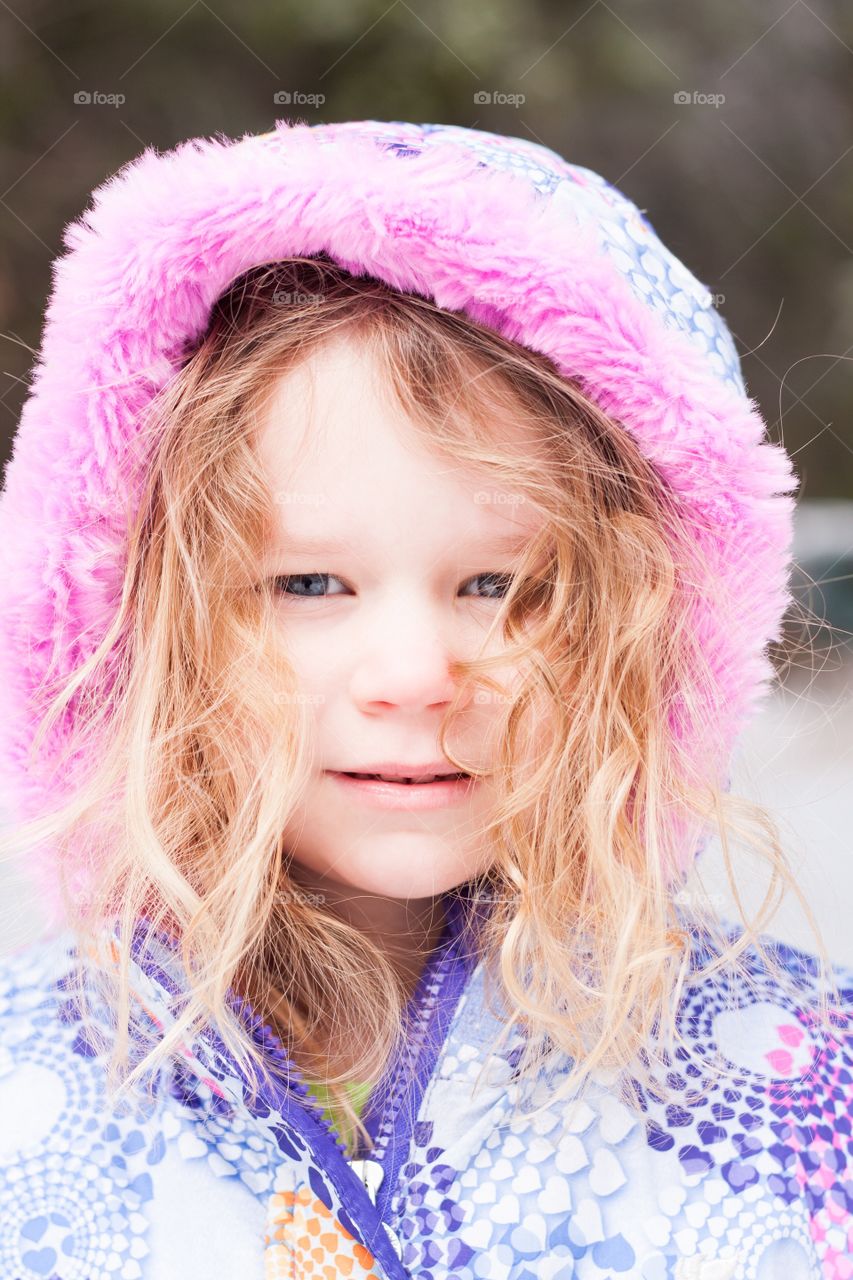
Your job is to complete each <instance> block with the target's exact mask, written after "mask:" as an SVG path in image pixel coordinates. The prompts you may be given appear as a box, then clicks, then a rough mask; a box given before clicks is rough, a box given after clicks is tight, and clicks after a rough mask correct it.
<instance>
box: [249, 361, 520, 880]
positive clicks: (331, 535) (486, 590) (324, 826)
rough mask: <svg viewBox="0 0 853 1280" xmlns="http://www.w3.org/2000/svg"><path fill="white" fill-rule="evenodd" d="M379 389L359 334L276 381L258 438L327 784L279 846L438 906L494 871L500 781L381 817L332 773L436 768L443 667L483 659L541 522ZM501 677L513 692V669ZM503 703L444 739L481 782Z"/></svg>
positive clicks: (358, 790) (322, 872) (281, 584)
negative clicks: (491, 816)
mask: <svg viewBox="0 0 853 1280" xmlns="http://www.w3.org/2000/svg"><path fill="white" fill-rule="evenodd" d="M381 376H382V375H381V373H380V371H379V369H378V367H377V366H376V365H375V364H374V363H373V361H372V359H371V358H370V356H369V355H368V354H367V353H366V351H365V349H364V348H362V347H360V346H359V345H356V343H355V342H354V341H353V339H352V338H349V337H336V338H333V339H332V340H330V341H328V342H327V343H326V344H325V345H324V346H323V347H322V348H321V349H319V350H318V351H317V352H316V353H315V354H314V355H312V357H311V358H310V359H309V360H308V361H306V362H304V363H303V364H301V365H300V366H298V367H297V368H296V369H294V370H292V371H291V372H289V373H287V374H286V375H284V377H282V378H281V380H280V381H279V383H278V385H277V386H276V387H274V389H273V396H272V399H271V403H270V407H269V409H268V411H267V413H266V415H265V417H264V419H263V420H262V422H261V424H260V426H261V430H260V433H259V440H258V447H259V454H260V459H261V463H262V466H263V468H264V472H265V475H266V478H267V481H268V483H269V485H270V488H271V489H272V491H273V493H274V494H275V496H276V501H277V512H278V517H277V530H276V533H277V537H276V541H275V543H274V545H271V546H270V548H269V553H268V555H267V556H266V557H265V560H264V563H263V566H262V574H263V577H264V578H265V579H266V578H275V579H277V589H278V603H277V606H276V607H277V609H278V613H279V618H280V624H281V630H282V633H283V635H284V637H285V640H286V644H287V648H288V651H289V654H290V657H291V661H292V663H293V666H294V669H295V671H296V674H297V678H298V682H299V689H300V694H299V696H300V698H301V700H302V701H303V703H304V705H305V707H306V708H307V710H308V712H309V715H310V718H311V720H312V722H313V727H314V734H315V740H314V747H315V752H316V755H315V770H314V773H313V777H312V779H311V782H310V785H309V787H308V790H307V791H306V793H305V795H304V797H303V799H302V801H301V803H300V806H299V808H298V810H297V811H296V812H295V814H294V816H293V817H292V819H291V821H290V822H289V824H288V828H287V830H286V832H285V837H286V838H285V847H286V849H287V850H288V852H289V853H290V854H291V856H292V858H293V859H294V861H295V862H296V863H297V864H299V866H298V868H297V870H298V869H299V868H302V869H304V870H307V871H308V872H310V873H313V876H314V878H315V879H316V878H317V877H321V878H322V881H323V882H328V883H329V885H330V888H332V887H335V886H341V885H344V886H347V887H349V888H355V889H357V890H360V891H362V892H363V893H364V894H369V895H374V896H380V897H387V898H392V899H410V898H429V897H433V896H435V895H439V894H442V893H444V892H446V891H447V890H449V889H452V888H454V887H456V886H457V885H460V884H462V883H463V882H464V881H466V880H468V879H470V878H471V877H472V876H474V875H478V874H481V873H482V872H483V871H485V870H486V869H487V868H488V866H489V864H490V861H491V857H490V853H489V849H488V847H487V845H486V842H485V840H484V839H483V835H482V832H481V827H482V824H483V821H484V818H485V816H486V815H487V813H488V811H489V808H490V805H491V803H492V800H493V798H494V792H493V785H492V782H491V780H490V779H482V780H479V781H472V782H470V783H468V784H467V786H466V785H463V786H461V787H456V788H453V789H452V790H453V792H454V794H453V795H452V796H449V797H448V798H447V799H445V798H443V797H442V796H439V795H438V791H436V792H434V793H433V792H431V790H430V785H424V786H421V787H417V788H412V789H411V790H410V791H409V789H408V788H406V787H405V786H404V785H400V784H398V785H394V784H392V787H391V790H392V793H393V795H394V796H396V798H397V805H396V806H395V807H390V806H389V807H385V806H383V805H381V804H379V803H377V802H376V801H375V800H374V799H372V798H371V796H370V795H369V793H368V788H366V787H364V786H362V785H360V784H357V783H352V782H348V781H346V780H344V779H341V778H340V777H338V776H336V774H337V773H338V772H340V771H348V772H358V773H368V772H375V771H376V766H377V765H378V764H379V763H380V762H383V763H384V762H390V761H398V762H400V763H401V764H407V765H415V764H418V763H426V762H434V761H441V760H442V756H441V753H440V751H439V748H438V728H439V724H440V721H441V719H442V715H443V713H444V712H445V711H446V709H447V707H448V705H449V703H450V701H451V699H452V697H453V693H454V685H453V683H452V679H451V676H450V673H449V671H448V662H449V660H450V659H451V658H454V657H456V658H465V657H473V656H474V654H475V652H476V650H477V649H478V648H479V645H480V643H481V642H482V639H483V635H484V632H485V631H486V629H487V627H488V625H489V623H490V622H491V620H492V619H493V618H494V616H495V611H496V610H497V609H498V608H499V604H500V600H501V598H502V597H503V595H504V594H505V593H506V590H507V583H508V578H509V576H510V575H511V574H512V572H513V569H514V567H515V562H516V561H517V560H518V556H519V552H520V550H521V548H522V547H523V545H524V543H525V542H527V541H528V540H529V539H530V538H531V537H532V536H533V535H534V533H536V532H537V530H538V528H539V525H540V520H541V517H540V516H537V517H536V518H535V519H532V518H531V514H530V512H529V510H525V508H524V504H523V503H522V502H521V501H519V495H517V494H513V493H512V492H510V491H508V490H506V489H499V488H496V487H495V486H494V484H493V483H492V482H491V481H490V479H489V478H488V477H485V476H483V475H482V474H480V475H477V474H474V473H472V472H470V471H467V470H463V469H461V467H460V466H459V465H458V464H454V463H453V462H452V461H448V460H445V459H442V458H440V457H438V456H436V455H432V454H430V453H428V452H425V451H424V449H423V446H422V445H421V444H420V441H419V440H418V439H417V437H415V436H414V434H413V428H412V427H411V425H410V424H407V422H406V421H405V420H404V419H403V418H402V417H401V414H400V413H399V411H396V410H395V409H394V408H392V407H390V405H389V403H388V400H386V398H385V397H384V396H383V395H382V393H381V392H382V388H381V384H380V383H379V382H378V379H379V378H380V377H381ZM388 399H390V397H389V398H388ZM509 429H510V430H512V429H513V428H511V427H510V428H509ZM513 540H514V545H515V550H513V546H512V543H513ZM309 543H311V544H312V545H311V546H310V547H309V545H308V544H309ZM498 639H499V637H498ZM496 646H497V642H495V646H493V647H492V648H491V649H490V650H489V652H495V651H496ZM491 674H492V676H493V678H494V679H496V680H498V681H499V683H500V684H501V685H502V686H503V687H504V688H505V689H506V691H507V693H509V692H510V690H511V688H512V684H513V677H514V675H517V672H516V671H514V670H513V669H509V668H503V669H500V670H496V671H494V672H492V673H491ZM497 698H498V695H497V694H496V693H495V694H492V693H487V692H486V691H483V692H482V693H481V694H479V695H477V696H476V697H473V696H472V698H471V699H470V700H469V702H468V704H467V705H466V706H465V707H464V709H463V710H461V711H460V712H459V715H458V718H457V722H456V724H457V726H458V727H457V728H456V730H455V732H456V733H457V734H458V735H459V737H458V739H457V738H454V734H453V731H451V735H450V739H449V742H448V745H449V747H450V748H451V749H453V750H455V751H457V752H459V754H460V758H461V759H462V760H464V761H467V762H469V763H471V764H474V765H476V766H478V767H479V768H484V767H485V768H487V769H488V768H489V767H490V766H491V765H492V764H493V762H494V760H495V758H496V751H497V743H496V741H495V733H494V729H495V728H496V725H497V719H498V716H497V713H498V711H499V710H500V706H499V704H498V702H497ZM452 769H453V765H452V764H451V763H450V762H449V761H447V760H446V758H444V770H445V771H446V772H451V771H452ZM431 785H436V786H437V787H440V789H441V790H442V791H446V790H447V788H446V787H441V784H431ZM407 791H408V792H409V794H408V795H407ZM416 792H417V795H416V794H415V793H416ZM427 793H430V794H429V795H428V796H427ZM425 800H428V801H430V802H431V803H429V807H426V805H425V804H424V801H425ZM400 805H402V807H399V806H400Z"/></svg>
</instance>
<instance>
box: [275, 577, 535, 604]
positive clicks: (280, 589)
mask: <svg viewBox="0 0 853 1280" xmlns="http://www.w3.org/2000/svg"><path fill="white" fill-rule="evenodd" d="M302 578H337V575H336V574H333V573H292V574H280V575H279V576H278V577H276V578H273V585H274V587H275V590H276V591H277V592H278V593H279V594H280V595H283V596H287V595H290V596H291V599H295V600H328V599H331V598H332V596H331V595H329V594H328V593H327V592H325V591H324V592H322V593H321V594H319V595H306V596H300V595H295V596H294V595H292V593H289V592H287V591H286V590H285V589H284V588H283V587H282V586H281V585H280V584H282V583H288V582H295V581H299V580H300V579H302ZM481 578H497V579H500V580H502V581H503V582H505V583H506V586H507V590H509V588H510V586H511V585H512V581H513V579H512V575H511V574H506V573H476V574H475V575H474V577H473V578H469V579H468V582H478V581H479V580H480V579H481ZM337 581H338V582H342V581H343V579H342V578H337ZM466 585H467V583H466ZM333 594H335V595H342V594H343V593H342V592H335V593H333ZM484 598H485V599H488V600H498V599H501V597H500V596H486V597H484Z"/></svg>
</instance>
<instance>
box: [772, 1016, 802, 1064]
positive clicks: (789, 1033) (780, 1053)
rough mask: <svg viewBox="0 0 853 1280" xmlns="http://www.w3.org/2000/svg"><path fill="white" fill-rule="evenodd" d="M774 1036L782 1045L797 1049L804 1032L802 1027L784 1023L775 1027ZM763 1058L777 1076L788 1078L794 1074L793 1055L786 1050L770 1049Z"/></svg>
mask: <svg viewBox="0 0 853 1280" xmlns="http://www.w3.org/2000/svg"><path fill="white" fill-rule="evenodd" d="M776 1034H777V1035H778V1036H779V1039H780V1040H781V1041H782V1043H783V1044H787V1045H790V1046H791V1047H792V1048H794V1049H797V1048H799V1046H800V1045H801V1044H802V1042H803V1037H804V1036H805V1032H804V1031H803V1028H802V1027H798V1026H795V1025H794V1024H793V1023H790V1022H784V1023H781V1024H780V1025H778V1026H777V1027H776ZM764 1056H765V1058H766V1059H767V1061H768V1062H769V1063H770V1066H771V1067H772V1068H773V1071H774V1072H775V1073H776V1075H779V1076H789V1075H793V1073H794V1055H793V1054H792V1053H789V1052H788V1050H787V1049H771V1051H770V1052H769V1053H766V1054H765V1055H764Z"/></svg>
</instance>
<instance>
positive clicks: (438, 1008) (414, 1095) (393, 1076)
mask: <svg viewBox="0 0 853 1280" xmlns="http://www.w3.org/2000/svg"><path fill="white" fill-rule="evenodd" d="M464 925H465V919H464V915H463V904H462V902H461V901H460V899H459V898H458V897H456V896H454V895H451V896H450V897H449V898H448V902H447V920H446V922H445V928H444V931H443V933H442V936H441V938H440V939H439V941H438V944H437V946H436V948H435V949H434V951H433V952H432V953H431V954H430V956H429V959H428V960H427V963H426V965H425V967H424V970H423V972H422V973H421V976H420V979H419V981H418V984H417V987H416V988H415V992H414V994H413V996H412V998H411V1000H410V1001H409V1003H408V1005H407V1006H406V1011H405V1014H404V1021H405V1024H406V1026H407V1027H408V1034H407V1035H406V1036H405V1037H404V1039H403V1041H402V1045H401V1047H400V1048H399V1049H398V1052H397V1054H396V1056H395V1057H394V1058H392V1060H391V1061H390V1063H389V1065H388V1069H387V1070H386V1072H385V1075H384V1076H383V1078H382V1079H381V1080H380V1081H379V1082H378V1083H377V1085H376V1086H375V1088H374V1089H373V1090H372V1091H371V1094H370V1097H369V1099H368V1102H367V1106H366V1107H365V1111H364V1113H363V1116H362V1119H363V1121H364V1124H365V1127H366V1128H367V1131H368V1133H369V1134H370V1137H371V1139H372V1140H373V1143H374V1148H373V1151H372V1152H370V1153H369V1155H368V1153H367V1152H366V1151H365V1152H361V1151H360V1152H359V1153H358V1154H359V1155H363V1154H364V1155H368V1158H369V1159H372V1160H375V1161H376V1162H377V1163H378V1164H379V1165H380V1166H381V1167H382V1170H383V1177H382V1182H381V1184H380V1186H379V1190H378V1192H377V1196H376V1208H377V1212H378V1213H379V1216H380V1217H381V1218H382V1220H383V1222H386V1221H387V1218H388V1211H389V1209H390V1205H391V1200H392V1198H393V1196H394V1193H395V1191H396V1188H397V1182H398V1179H399V1175H400V1169H401V1168H402V1165H403V1163H404V1162H405V1160H406V1159H407V1157H408V1153H409V1148H410V1144H411V1138H412V1132H413V1130H414V1126H415V1122H416V1117H417V1115H418V1113H419V1111H420V1107H421V1102H422V1100H423V1095H424V1092H425V1090H426V1087H427V1085H428V1083H429V1081H430V1079H431V1077H432V1074H433V1072H434V1070H435V1064H436V1060H437V1058H438V1054H439V1052H440V1050H441V1047H442V1046H443V1044H444V1042H445V1040H446V1037H447V1031H448V1028H449V1025H450V1021H451V1019H452V1017H453V1014H454V1012H455V1010H456V1006H457V1004H458V1001H459V997H460V996H461V994H462V991H463V990H464V988H465V986H466V984H467V982H468V979H469V977H470V974H471V970H472V969H473V966H474V962H475V948H474V947H473V946H470V947H465V946H464V945H463V944H465V943H470V942H471V941H472V934H471V932H470V931H468V930H466V929H465V928H464Z"/></svg>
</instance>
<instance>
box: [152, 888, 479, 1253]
mask: <svg viewBox="0 0 853 1280" xmlns="http://www.w3.org/2000/svg"><path fill="white" fill-rule="evenodd" d="M463 892H464V889H463ZM466 897H467V895H466ZM480 909H481V906H480V904H479V903H478V904H476V906H475V913H474V914H472V915H471V916H470V921H466V903H464V902H463V901H462V899H461V898H460V897H459V896H457V895H456V894H450V895H449V896H448V899H447V917H446V920H445V927H444V929H443V931H442V935H441V937H440V938H439V941H438V943H437V945H436V947H435V949H434V950H433V951H432V952H431V953H430V956H429V957H428V959H427V963H426V965H425V967H424V969H423V972H422V973H421V975H420V978H419V980H418V983H417V986H416V988H415V991H414V994H413V995H412V997H411V999H410V1000H409V1002H408V1003H407V1005H406V1008H405V1010H404V1015H403V1018H404V1024H405V1026H406V1027H407V1028H408V1031H407V1034H406V1035H405V1036H404V1037H403V1038H402V1040H401V1044H400V1046H399V1047H398V1050H397V1053H396V1054H395V1055H394V1056H393V1057H392V1059H391V1061H390V1062H389V1064H388V1066H387V1068H386V1071H385V1074H384V1075H383V1077H382V1079H381V1080H380V1081H379V1082H378V1083H377V1084H376V1086H375V1087H374V1089H373V1090H372V1091H371V1094H370V1096H369V1099H368V1102H367V1105H366V1107H365V1111H364V1113H363V1117H362V1118H363V1121H364V1124H365V1126H366V1128H367V1131H368V1133H369V1134H370V1137H371V1140H372V1141H373V1144H374V1146H373V1150H372V1151H370V1152H368V1151H367V1150H366V1149H365V1148H362V1149H361V1150H359V1151H357V1152H356V1153H355V1155H354V1156H352V1157H349V1156H348V1155H347V1153H346V1145H345V1143H344V1142H343V1140H342V1138H341V1137H340V1135H339V1134H338V1131H337V1129H336V1127H335V1124H334V1122H333V1120H331V1119H329V1118H328V1117H327V1116H326V1115H324V1113H323V1108H322V1106H321V1104H320V1102H319V1101H318V1100H317V1099H316V1098H314V1097H313V1096H312V1095H311V1094H310V1092H309V1089H308V1086H307V1085H306V1084H305V1079H304V1076H303V1074H302V1072H301V1071H300V1070H299V1069H298V1068H297V1067H296V1065H295V1064H294V1063H293V1061H292V1060H291V1058H290V1056H289V1054H288V1053H287V1050H286V1049H285V1047H284V1045H283V1044H282V1042H281V1040H280V1039H279V1038H278V1036H277V1035H276V1034H275V1032H274V1031H273V1030H272V1028H271V1027H270V1026H269V1025H268V1024H266V1023H265V1022H264V1021H263V1018H262V1017H260V1015H258V1014H257V1013H255V1011H254V1009H253V1008H252V1006H251V1004H250V1003H249V1001H248V1000H246V999H245V998H244V997H242V996H240V995H238V994H237V993H235V992H234V991H233V990H232V989H230V988H229V991H228V993H227V995H226V1002H227V1003H228V1005H229V1007H230V1008H231V1009H232V1011H233V1012H234V1013H235V1014H236V1015H237V1017H238V1018H239V1019H240V1021H241V1022H242V1023H243V1025H244V1026H245V1027H246V1029H247V1030H248V1031H249V1032H250V1033H251V1035H252V1036H253V1038H254V1039H255V1041H256V1042H258V1043H259V1044H260V1045H261V1046H262V1048H263V1050H264V1053H265V1054H266V1055H268V1057H269V1059H271V1060H272V1062H273V1064H275V1065H276V1066H278V1067H279V1068H281V1077H277V1076H273V1078H272V1083H273V1084H274V1085H275V1086H276V1088H275V1090H274V1092H273V1093H272V1094H270V1093H269V1092H268V1091H267V1090H266V1088H259V1090H258V1093H259V1096H260V1097H261V1098H262V1099H263V1102H264V1104H265V1105H267V1106H269V1107H271V1108H273V1109H274V1110H275V1111H277V1112H279V1113H280V1114H281V1115H282V1116H284V1117H286V1118H287V1119H288V1121H289V1122H290V1123H292V1124H293V1125H294V1127H295V1128H296V1129H297V1130H301V1129H304V1128H305V1127H306V1124H307V1125H309V1126H311V1125H313V1126H314V1127H315V1129H316V1133H315V1135H314V1136H313V1138H312V1141H311V1147H312V1149H313V1150H314V1151H315V1153H316V1156H317V1158H318V1159H320V1160H322V1161H323V1171H324V1174H325V1175H326V1176H327V1177H329V1178H330V1179H332V1180H333V1181H334V1182H335V1185H336V1187H337V1189H338V1193H339V1195H340V1197H341V1199H342V1201H344V1202H345V1201H346V1198H347V1196H349V1195H352V1196H353V1198H354V1200H355V1204H353V1209H356V1208H358V1209H359V1210H360V1212H358V1213H357V1215H356V1216H357V1217H358V1219H359V1221H363V1220H364V1219H365V1216H366V1212H365V1211H366V1210H367V1208H368V1206H369V1207H370V1210H372V1216H375V1217H376V1218H378V1219H379V1221H378V1222H377V1223H375V1224H374V1230H371V1231H370V1232H368V1238H365V1236H364V1232H363V1231H359V1230H357V1229H356V1227H355V1225H354V1222H352V1221H350V1222H348V1224H345V1225H348V1226H349V1228H350V1229H351V1230H352V1232H353V1234H354V1235H355V1236H356V1238H359V1239H362V1240H363V1241H364V1243H365V1244H366V1246H367V1247H368V1248H370V1250H371V1252H372V1253H373V1256H374V1257H375V1258H376V1259H377V1261H378V1262H380V1263H381V1264H383V1265H384V1266H385V1268H386V1270H387V1272H388V1274H389V1276H394V1275H395V1274H400V1271H399V1269H400V1266H401V1262H400V1261H399V1259H398V1257H397V1256H396V1254H395V1253H394V1251H393V1249H392V1246H391V1243H390V1241H389V1238H388V1235H387V1234H386V1232H387V1230H388V1228H387V1227H386V1221H387V1219H386V1215H387V1213H388V1210H389V1208H390V1204H391V1200H392V1198H393V1195H394V1192H395V1190H396V1187H397V1182H398V1179H399V1175H400V1169H401V1167H402V1165H403V1163H404V1161H405V1160H406V1158H407V1155H408V1152H409V1147H410V1143H411V1138H412V1133H413V1130H414V1125H415V1120H416V1117H417V1115H418V1112H419V1110H420V1106H421V1102H422V1099H423V1095H424V1092H425V1090H426V1087H427V1084H428V1083H429V1080H430V1078H431V1077H432V1074H433V1072H434V1070H435V1064H436V1060H437V1058H438V1054H439V1052H440V1050H441V1047H442V1046H443V1044H444V1042H445V1040H446V1037H447V1032H448V1029H449V1025H450V1021H451V1019H452V1017H453V1014H454V1012H455V1010H456V1006H457V1004H458V1001H459V997H460V996H461V994H462V992H463V990H464V988H465V986H466V984H467V982H468V979H469V977H470V974H471V972H472V970H473V968H474V965H475V963H476V960H477V949H476V946H475V945H473V944H474V942H475V940H476V912H478V911H479V910H480ZM467 910H468V911H469V912H470V911H471V900H470V898H469V899H468V900H467ZM466 923H470V924H471V925H472V926H473V928H466ZM156 936H157V937H158V938H161V939H162V940H164V941H165V942H166V943H167V945H169V946H170V947H171V948H173V949H174V947H175V945H176V944H175V940H174V939H171V938H170V937H169V936H168V935H164V934H161V933H159V932H158V933H157V934H156ZM142 942H143V939H142V938H141V937H140V936H139V935H138V934H137V932H136V931H134V938H133V942H132V948H131V949H132V951H133V953H134V957H135V958H137V959H141V960H142V963H143V967H144V968H145V969H146V971H147V972H149V974H151V972H152V970H153V971H156V976H157V978H158V979H159V980H160V982H161V983H163V984H164V985H165V986H166V987H167V989H169V990H170V991H171V993H172V994H173V995H174V994H178V992H177V988H176V987H175V984H174V982H173V980H172V979H171V977H170V975H168V974H166V973H165V972H164V971H163V970H162V969H161V968H160V967H159V966H158V965H156V963H154V964H152V962H151V959H150V957H148V956H140V955H139V952H140V950H141V946H142ZM466 943H470V944H471V945H470V946H463V944H466ZM208 1036H209V1037H212V1038H213V1040H214V1043H215V1048H216V1051H217V1053H218V1054H220V1055H221V1056H222V1057H223V1058H224V1059H225V1060H226V1061H227V1062H228V1063H229V1064H230V1065H231V1067H232V1069H234V1070H236V1069H237V1068H236V1063H232V1061H231V1056H230V1054H229V1053H228V1050H227V1047H226V1045H225V1044H224V1042H223V1041H222V1040H221V1038H220V1037H219V1035H218V1034H217V1033H216V1032H215V1030H213V1028H210V1029H209V1031H208ZM238 1078H239V1072H238ZM278 1086H281V1087H280V1088H279V1087H278ZM244 1087H245V1082H244ZM244 1101H245V1096H244ZM294 1107H295V1110H294ZM365 1157H366V1158H367V1159H369V1160H373V1161H375V1162H376V1163H377V1164H379V1165H380V1167H381V1168H382V1171H383V1176H382V1181H381V1184H380V1186H379V1189H378V1192H377V1195H376V1200H375V1202H374V1201H373V1199H372V1197H371V1196H370V1194H369V1192H368V1189H367V1187H366V1185H365V1183H364V1182H362V1180H361V1178H360V1177H359V1176H358V1174H357V1172H356V1170H354V1169H353V1168H352V1166H351V1165H350V1163H349V1160H350V1159H359V1158H365ZM336 1158H337V1159H339V1160H341V1161H342V1163H343V1165H344V1168H345V1169H346V1175H345V1178H346V1181H345V1180H344V1175H343V1174H340V1173H336V1171H335V1168H334V1165H335V1162H336ZM350 1180H354V1182H355V1185H356V1187H357V1188H358V1191H357V1192H356V1191H353V1190H351V1186H352V1183H351V1181H350Z"/></svg>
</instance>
